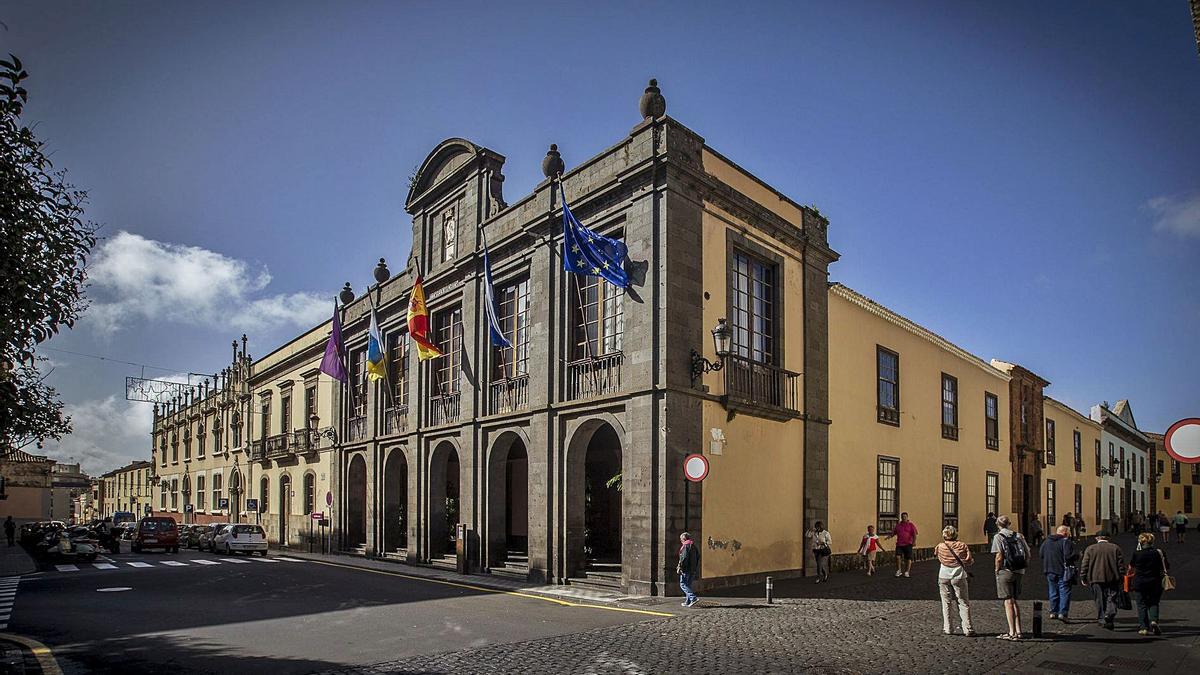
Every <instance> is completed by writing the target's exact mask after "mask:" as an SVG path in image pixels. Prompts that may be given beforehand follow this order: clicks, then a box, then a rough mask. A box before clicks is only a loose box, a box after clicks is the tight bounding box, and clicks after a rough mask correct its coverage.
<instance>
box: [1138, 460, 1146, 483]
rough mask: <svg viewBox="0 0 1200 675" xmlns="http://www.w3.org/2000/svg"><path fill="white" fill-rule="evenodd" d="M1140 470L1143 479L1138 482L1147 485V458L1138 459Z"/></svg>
mask: <svg viewBox="0 0 1200 675" xmlns="http://www.w3.org/2000/svg"><path fill="white" fill-rule="evenodd" d="M1138 469H1139V470H1140V471H1141V476H1142V477H1141V478H1139V479H1138V482H1139V483H1145V482H1146V458H1145V457H1138Z"/></svg>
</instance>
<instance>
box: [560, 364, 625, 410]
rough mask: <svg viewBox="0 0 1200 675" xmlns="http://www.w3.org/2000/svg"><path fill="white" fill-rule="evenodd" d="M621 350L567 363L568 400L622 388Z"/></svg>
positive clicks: (598, 394)
mask: <svg viewBox="0 0 1200 675" xmlns="http://www.w3.org/2000/svg"><path fill="white" fill-rule="evenodd" d="M624 359H625V355H624V354H622V353H621V352H613V353H611V354H604V355H603V356H593V357H591V358H583V359H579V360H578V361H572V362H570V363H568V364H567V400H571V401H573V400H575V399H580V398H590V397H592V396H602V395H604V394H611V393H613V392H615V391H618V390H619V389H620V388H621V363H622V362H623V361H624Z"/></svg>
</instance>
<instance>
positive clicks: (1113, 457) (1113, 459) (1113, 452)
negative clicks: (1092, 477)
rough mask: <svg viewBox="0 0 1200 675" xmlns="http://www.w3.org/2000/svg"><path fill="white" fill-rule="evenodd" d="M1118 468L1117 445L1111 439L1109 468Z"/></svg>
mask: <svg viewBox="0 0 1200 675" xmlns="http://www.w3.org/2000/svg"><path fill="white" fill-rule="evenodd" d="M1116 468H1117V447H1116V446H1115V445H1113V444H1112V442H1111V441H1110V442H1109V444H1108V470H1109V471H1112V470H1114V469H1116Z"/></svg>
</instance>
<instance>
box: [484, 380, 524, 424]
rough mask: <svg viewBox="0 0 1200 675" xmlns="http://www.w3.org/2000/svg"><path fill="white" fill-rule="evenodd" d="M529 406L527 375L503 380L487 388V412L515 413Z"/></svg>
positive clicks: (495, 413)
mask: <svg viewBox="0 0 1200 675" xmlns="http://www.w3.org/2000/svg"><path fill="white" fill-rule="evenodd" d="M528 404H529V375H518V376H516V377H511V378H504V379H502V380H497V381H495V382H493V383H492V384H491V385H490V386H489V387H488V412H490V413H491V414H493V415H497V414H501V413H510V412H516V411H517V410H522V409H524V408H525V406H526V405H528Z"/></svg>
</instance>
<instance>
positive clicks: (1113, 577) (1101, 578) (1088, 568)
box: [1079, 531, 1125, 630]
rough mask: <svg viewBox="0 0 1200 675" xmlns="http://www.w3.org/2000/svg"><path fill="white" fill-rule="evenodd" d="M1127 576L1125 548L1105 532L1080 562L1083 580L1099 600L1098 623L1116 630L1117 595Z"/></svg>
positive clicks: (1098, 537)
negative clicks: (1112, 540)
mask: <svg viewBox="0 0 1200 675" xmlns="http://www.w3.org/2000/svg"><path fill="white" fill-rule="evenodd" d="M1124 575H1125V557H1124V556H1123V555H1122V554H1121V547H1120V546H1117V545H1116V544H1114V543H1112V542H1110V541H1109V540H1108V534H1106V533H1105V532H1103V531H1101V532H1100V533H1099V534H1097V535H1096V543H1094V544H1092V545H1091V546H1089V547H1087V549H1086V550H1084V552H1083V558H1082V559H1081V560H1080V561H1079V581H1080V583H1082V584H1083V585H1084V586H1087V587H1088V588H1091V589H1092V598H1093V599H1094V600H1095V601H1096V622H1097V623H1099V624H1100V625H1101V626H1104V627H1105V628H1107V629H1109V630H1112V627H1113V619H1115V618H1116V616H1117V594H1118V593H1120V592H1121V591H1122V589H1121V579H1122V577H1123V576H1124Z"/></svg>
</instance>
